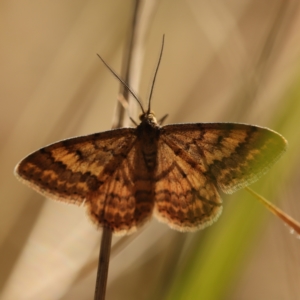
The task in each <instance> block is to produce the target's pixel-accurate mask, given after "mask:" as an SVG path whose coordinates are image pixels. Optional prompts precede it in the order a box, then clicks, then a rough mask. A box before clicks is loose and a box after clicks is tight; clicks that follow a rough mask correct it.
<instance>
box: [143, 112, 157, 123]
mask: <svg viewBox="0 0 300 300" xmlns="http://www.w3.org/2000/svg"><path fill="white" fill-rule="evenodd" d="M140 121H141V122H147V123H149V124H151V125H157V120H156V117H155V114H154V112H153V111H151V112H145V113H142V114H141V115H140Z"/></svg>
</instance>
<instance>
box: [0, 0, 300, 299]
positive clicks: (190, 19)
mask: <svg viewBox="0 0 300 300" xmlns="http://www.w3.org/2000/svg"><path fill="white" fill-rule="evenodd" d="M132 2H133V1H127V0H126V1H124V0H112V1H104V0H92V1H82V0H75V1H74V0H73V1H37V0H32V1H16V0H9V1H7V0H6V1H5V0H2V1H1V2H0V41H1V46H0V66H1V68H0V86H1V87H0V101H1V102H0V103H1V109H0V114H1V118H0V122H1V123H0V130H1V131H0V133H1V136H0V143H1V148H0V151H1V154H0V160H1V161H0V166H1V170H0V176H1V180H0V185H1V188H0V191H1V198H0V201H1V202H0V203H1V206H0V207H1V208H0V222H1V225H0V266H1V267H0V290H1V299H3V300H4V299H5V300H14V299H22V300H23V299H64V300H67V299H92V297H93V296H92V295H93V288H94V281H95V272H96V265H97V255H98V248H99V241H100V237H101V232H100V231H96V230H95V228H94V226H93V225H92V224H91V222H90V221H89V220H88V218H87V216H86V214H85V212H84V209H83V208H78V207H75V206H71V205H64V204H61V203H57V202H54V201H51V200H46V199H44V198H43V197H41V196H39V195H38V194H36V193H35V192H33V191H31V190H30V189H29V188H27V187H26V186H24V185H22V184H21V183H19V182H18V181H17V180H16V179H15V177H14V175H13V168H14V166H15V165H16V164H17V162H18V161H19V160H20V159H22V158H23V157H24V156H25V155H27V154H29V153H30V152H32V151H34V150H36V149H38V148H39V147H42V146H45V145H47V144H49V143H52V142H55V141H57V140H60V139H64V138H68V137H71V136H76V135H82V134H89V133H93V132H98V131H103V130H108V129H110V127H111V120H112V116H113V113H114V107H115V104H116V95H117V91H118V82H117V81H116V80H115V78H113V76H112V75H111V74H110V73H109V72H108V70H107V69H106V68H105V67H104V66H103V65H102V64H101V62H100V60H99V59H98V58H97V56H96V53H100V54H101V55H102V56H103V58H104V59H105V60H106V61H107V62H108V63H109V64H110V65H111V66H112V67H113V68H114V69H115V70H116V71H117V72H119V71H120V66H121V61H122V51H123V47H124V45H125V41H126V36H127V30H128V28H129V25H130V22H131V15H132ZM299 16H300V9H299V5H298V1H284V0H275V1H274V0H272V1H271V0H267V1H259V0H246V1H239V0H230V1H229V0H227V1H221V0H213V1H196V0H188V1H173V0H162V1H159V3H158V4H157V7H156V10H155V13H154V15H153V20H152V25H151V28H150V29H149V32H148V34H147V37H146V57H145V65H144V68H143V70H144V72H143V75H142V77H141V86H140V90H139V92H138V93H139V95H140V97H141V98H142V99H144V100H146V99H147V96H148V92H149V87H150V85H151V81H152V75H153V72H154V69H155V66H156V62H157V58H158V54H159V50H160V46H161V38H162V35H163V34H165V35H166V42H165V50H164V55H163V60H162V64H161V67H160V70H159V74H158V78H157V83H156V86H155V91H154V96H153V110H154V111H155V112H156V114H157V116H158V117H161V116H163V115H164V114H165V113H169V118H168V120H167V123H174V122H222V121H228V122H244V123H252V124H258V125H261V126H270V127H272V125H273V126H281V127H280V128H281V129H282V128H286V130H284V131H285V132H281V133H282V134H283V135H285V136H286V138H287V139H288V140H289V141H290V149H289V152H288V153H287V154H286V155H285V157H283V158H282V160H281V162H280V163H279V165H280V167H278V168H281V169H277V172H279V174H283V175H284V176H283V175H282V176H283V177H282V181H281V185H280V187H279V186H278V185H277V184H276V186H275V185H273V186H272V184H269V188H270V189H271V190H274V191H275V190H276V192H274V193H275V194H273V196H274V197H273V198H272V199H270V200H271V201H277V203H278V205H279V206H281V207H282V208H284V209H285V210H286V211H287V212H289V213H291V214H292V215H293V216H294V217H295V218H297V219H298V220H299V219H300V212H299V209H300V201H299V175H300V174H299V158H298V156H299V155H298V153H299V148H300V147H299V126H294V127H292V129H291V126H290V125H289V126H286V127H284V124H290V123H288V122H289V118H294V119H293V120H295V122H294V124H296V125H297V124H298V120H299V117H300V112H299V106H297V102H299V101H300V98H299V100H298V101H297V98H296V100H295V102H291V100H290V98H289V97H288V95H290V97H295V92H291V90H293V87H297V82H300V81H299V78H300V77H299V57H300V56H299V54H300V34H299V31H300V18H299ZM294 90H295V88H294ZM293 103H294V104H293ZM293 105H294V106H293ZM297 114H298V115H297ZM297 116H298V117H297ZM285 122H286V123H285ZM279 123H280V124H279ZM282 124H283V125H282ZM278 128H279V127H278ZM274 129H276V128H274ZM272 172H275V171H273V170H271V171H270V173H269V174H268V175H266V176H265V177H268V176H270V177H272V176H273V177H278V176H275V174H278V173H272ZM265 177H264V178H263V179H262V181H263V180H265ZM258 192H262V190H258ZM238 195H239V196H238V197H235V198H233V197H230V196H229V197H228V196H226V197H225V196H223V198H225V204H224V212H223V215H222V216H221V218H220V221H219V222H218V223H216V224H215V225H214V226H213V227H212V229H211V228H209V229H206V230H205V233H203V234H202V233H196V234H185V235H184V234H180V233H176V232H174V231H172V230H170V229H169V228H168V227H167V226H166V225H164V224H160V223H158V222H157V221H156V220H152V221H151V222H150V223H149V224H147V225H146V226H145V227H144V230H143V231H142V232H141V233H140V234H138V235H137V236H136V238H135V239H133V241H130V242H129V243H128V245H124V246H122V247H121V251H120V252H118V251H117V250H115V252H113V254H115V255H113V257H112V261H111V266H110V273H109V284H108V295H107V299H168V297H169V298H170V297H171V298H173V299H175V298H174V297H173V296H170V295H172V294H168V293H169V290H171V289H172V288H170V289H169V287H172V282H176V281H175V280H179V282H181V279H180V278H182V280H184V278H185V273H184V271H181V270H180V265H179V267H178V268H177V265H175V263H174V262H176V263H177V262H182V264H183V265H184V262H185V260H188V258H189V253H190V252H193V245H194V244H193V243H195V241H200V240H201V239H202V240H203V243H205V242H207V241H208V243H206V247H208V248H206V249H209V253H210V252H214V251H217V250H218V251H219V252H218V253H217V254H216V261H217V260H219V259H220V256H221V253H222V247H216V246H214V245H213V244H212V245H211V247H210V244H209V243H210V242H209V241H211V240H214V239H216V240H217V237H216V238H215V235H216V236H218V238H220V237H222V236H224V237H226V235H225V233H224V232H225V230H226V229H225V228H226V226H227V224H228V222H229V223H230V220H231V219H232V218H233V216H236V215H237V214H238V211H239V206H240V205H242V204H241V203H242V202H243V198H244V195H245V192H239V194H238ZM245 201H246V200H245ZM252 201H253V204H252V202H251V204H248V205H250V207H252V208H251V209H252V210H253V211H255V212H257V213H258V215H259V218H258V219H256V218H253V217H252V218H251V219H250V220H248V219H246V218H245V223H246V224H248V225H245V224H244V219H243V218H241V222H240V223H239V224H240V225H239V226H240V227H241V228H243V226H244V225H245V226H249V227H250V228H251V227H252V225H253V227H255V228H256V230H255V233H254V232H251V234H249V238H248V237H247V234H248V231H246V230H245V231H243V230H242V231H241V232H240V236H237V237H236V242H235V243H233V244H232V249H233V250H234V249H235V248H236V247H238V246H239V245H241V244H242V246H243V247H242V248H243V250H241V251H238V254H237V257H231V260H227V262H228V264H226V258H225V259H224V260H223V262H224V270H225V271H224V272H225V273H224V274H225V275H224V276H223V278H221V279H220V278H219V281H217V279H216V281H213V282H210V283H205V285H207V286H208V285H209V284H211V285H212V286H214V287H215V289H216V290H217V289H218V288H220V293H221V294H222V296H220V295H219V296H209V295H208V294H205V295H201V294H200V295H199V294H197V295H194V296H193V299H217V298H216V297H218V299H246V300H247V299H249V300H250V299H299V298H297V297H299V295H300V285H299V282H300V240H297V239H296V237H295V235H291V234H290V233H289V230H288V229H287V228H285V227H284V226H283V225H282V224H281V222H280V221H279V220H277V219H276V218H275V217H273V216H271V215H270V214H269V212H267V211H266V210H265V209H264V208H263V207H262V206H260V204H257V203H256V202H255V201H256V200H254V199H253V200H252ZM233 209H235V210H234V211H232V210H233ZM241 210H242V209H241ZM253 211H252V212H253ZM245 215H246V216H247V212H246V213H245ZM257 221H259V225H257V226H256V222H257ZM247 222H248V223H247ZM118 240H119V238H114V240H113V242H114V243H115V242H116V241H118ZM183 243H185V244H184V245H185V246H184V247H182V245H183ZM216 248H218V249H216ZM177 249H178V250H177ZM200 250H201V249H200ZM200 250H199V251H200ZM210 250H211V251H210ZM224 250H225V249H224ZM193 253H194V252H193ZM204 255H206V254H204ZM170 257H175V259H174V260H171V259H170ZM166 262H167V263H166ZM168 264H169V265H168ZM214 268H215V266H214V265H211V270H212V272H214V270H215V269H214ZM216 268H217V267H216ZM200 271H201V270H200ZM227 271H228V274H227V273H226V272H227ZM215 273H218V271H217V270H216V271H215ZM161 274H163V275H161ZM222 274H223V273H222ZM180 276H182V277H180ZM197 276H198V274H195V276H194V278H195V279H197ZM216 277H217V276H216ZM227 277H228V278H230V280H228V278H227ZM166 278H169V279H170V280H169V281H168V280H166ZM176 278H177V279H176ZM178 278H179V279H178ZM199 278H200V275H199ZM225 279H226V287H224V286H223V287H221V286H222V282H224V280H225ZM162 280H165V284H164V286H162V284H161V283H160V282H161V281H162ZM173 280H174V281H173ZM199 280H200V279H199ZM170 282H171V283H170ZM201 284H204V283H203V282H199V286H201ZM224 284H225V283H224ZM203 290H205V289H204V288H203ZM171 298H170V299H171ZM178 299H190V298H185V297H184V296H182V298H178Z"/></svg>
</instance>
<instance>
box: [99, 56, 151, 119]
mask: <svg viewBox="0 0 300 300" xmlns="http://www.w3.org/2000/svg"><path fill="white" fill-rule="evenodd" d="M97 56H98V57H99V58H100V59H101V61H102V62H103V64H104V65H105V66H106V68H107V69H108V70H109V71H110V72H111V73H112V74H113V75H114V76H115V77H116V78H117V79H118V80H119V81H120V82H121V83H122V84H123V85H124V86H125V87H126V88H127V90H128V91H129V93H130V94H131V95H132V96H133V98H134V99H135V100H136V101H137V102H138V104H139V105H140V107H141V110H142V112H143V114H144V113H145V111H144V108H143V105H142V103H141V101H140V100H139V98H138V97H137V96H136V94H135V93H134V92H133V90H132V89H131V88H130V87H129V85H128V84H127V83H126V82H125V81H124V80H123V79H122V78H121V77H120V76H119V75H118V74H117V73H116V72H115V71H114V70H113V69H112V68H111V67H110V66H109V65H108V64H107V63H106V62H105V60H104V59H103V58H102V57H101V56H100V55H99V54H98V53H97Z"/></svg>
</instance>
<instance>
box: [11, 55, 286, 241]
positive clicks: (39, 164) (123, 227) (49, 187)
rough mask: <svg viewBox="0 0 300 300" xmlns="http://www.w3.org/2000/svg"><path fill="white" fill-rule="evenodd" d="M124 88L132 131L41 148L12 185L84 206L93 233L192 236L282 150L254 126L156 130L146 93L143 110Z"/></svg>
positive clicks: (273, 135)
mask: <svg viewBox="0 0 300 300" xmlns="http://www.w3.org/2000/svg"><path fill="white" fill-rule="evenodd" d="M161 54H162V52H161ZM100 58H101V57H100ZM101 59H102V58H101ZM160 59H161V55H160ZM160 59H159V63H160ZM102 61H103V60H102ZM103 62H104V61H103ZM104 63H105V62H104ZM159 63H158V66H159ZM105 64H106V63H105ZM158 66H157V69H156V72H155V76H154V80H153V84H152V89H153V86H154V82H155V78H156V74H157V70H158ZM110 70H111V69H110ZM111 71H112V70H111ZM112 72H113V71H112ZM113 74H114V75H115V76H116V77H118V76H117V75H116V74H115V73H114V72H113ZM118 78H119V77H118ZM119 80H120V81H121V82H123V81H122V79H120V78H119ZM123 83H124V82H123ZM124 84H125V85H126V83H124ZM126 87H127V88H128V89H129V91H130V92H131V94H132V95H133V96H134V97H135V98H136V100H137V101H138V103H139V104H140V106H141V110H142V114H141V116H140V123H139V124H137V125H136V127H135V128H120V129H114V130H109V131H105V132H101V133H95V134H91V135H87V136H81V137H75V138H71V139H67V140H63V141H60V142H57V143H54V144H52V145H49V146H46V147H44V148H41V149H40V150H38V151H36V152H33V153H32V154H30V155H29V156H27V157H25V158H24V159H23V160H22V161H21V162H20V163H19V164H18V165H17V166H16V168H15V174H16V176H17V177H18V179H20V181H21V182H23V183H25V184H27V185H28V186H29V187H31V188H32V189H34V190H36V191H37V192H39V193H40V194H42V195H44V196H45V197H47V198H51V199H54V200H59V201H62V202H67V203H74V204H77V205H83V204H84V205H85V206H86V207H87V210H88V212H89V215H90V217H91V219H92V220H93V221H94V222H95V223H96V225H97V226H99V227H104V226H105V227H108V228H110V229H111V230H112V232H114V233H116V234H119V235H122V234H129V233H131V232H133V231H135V230H136V229H137V228H138V227H140V226H141V225H142V224H144V223H145V222H146V221H147V220H148V219H150V217H151V216H152V215H155V216H156V217H157V218H158V219H159V220H160V221H162V222H165V223H167V224H168V225H169V226H170V227H171V228H174V229H176V230H179V231H195V230H198V229H203V228H205V227H207V226H209V225H211V224H212V223H213V222H214V221H216V220H217V218H218V217H219V216H220V214H221V211H222V200H221V197H220V194H219V191H220V190H221V191H223V192H224V193H229V194H230V193H233V192H235V191H237V190H238V189H241V188H243V187H246V186H248V185H250V184H251V183H253V182H254V181H256V180H258V179H259V178H260V177H261V176H262V175H263V174H265V173H266V172H267V171H268V170H269V169H270V167H271V166H272V165H273V164H274V163H275V162H276V161H277V160H278V158H279V157H280V156H281V155H282V153H283V152H284V151H285V150H286V146H287V142H286V140H285V139H284V137H283V136H281V135H280V134H279V133H277V132H275V131H273V130H270V129H268V128H263V127H259V126H254V125H247V124H238V123H196V124H195V123H192V124H172V125H166V126H162V125H161V124H160V122H158V121H157V120H156V117H155V115H154V113H153V112H152V111H151V109H150V102H151V101H150V100H151V95H152V89H151V93H150V98H149V106H148V109H147V110H144V109H143V106H142V105H141V103H140V101H139V99H138V98H137V97H136V96H135V94H134V93H133V92H132V91H131V89H130V88H129V87H128V86H127V85H126Z"/></svg>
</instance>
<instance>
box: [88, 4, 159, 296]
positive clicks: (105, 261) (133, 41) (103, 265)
mask: <svg viewBox="0 0 300 300" xmlns="http://www.w3.org/2000/svg"><path fill="white" fill-rule="evenodd" d="M155 8H156V1H153V2H150V1H149V2H147V1H146V0H135V2H134V4H133V15H132V24H131V28H129V34H128V37H127V46H126V47H125V51H124V56H123V66H122V71H121V78H123V79H124V80H125V82H126V83H128V85H129V86H130V83H131V82H130V80H131V79H132V77H133V76H130V75H132V74H131V73H133V71H132V61H134V58H135V57H134V56H135V55H136V56H139V57H142V56H143V54H144V53H143V49H144V45H143V42H144V37H145V34H146V32H147V29H148V28H149V24H150V23H151V20H152V13H153V12H154V11H155ZM142 37H143V38H142ZM139 67H140V68H141V66H139ZM136 76H138V75H136ZM120 84H121V85H120V94H121V95H122V96H123V97H124V98H125V99H127V100H128V94H129V93H128V89H127V88H126V87H125V86H124V85H123V84H122V83H121V82H120ZM131 105H136V103H135V102H132V101H131V102H130V103H129V106H131ZM122 126H124V108H123V107H122V106H121V105H120V103H118V106H117V110H116V115H115V120H114V121H113V126H112V128H118V127H122ZM111 240H112V231H111V230H110V229H108V228H106V227H104V228H103V233H102V240H101V248H100V254H99V262H98V270H97V280H96V288H95V297H94V299H95V300H104V299H105V292H106V285H107V275H108V266H109V258H110V249H111Z"/></svg>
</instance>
